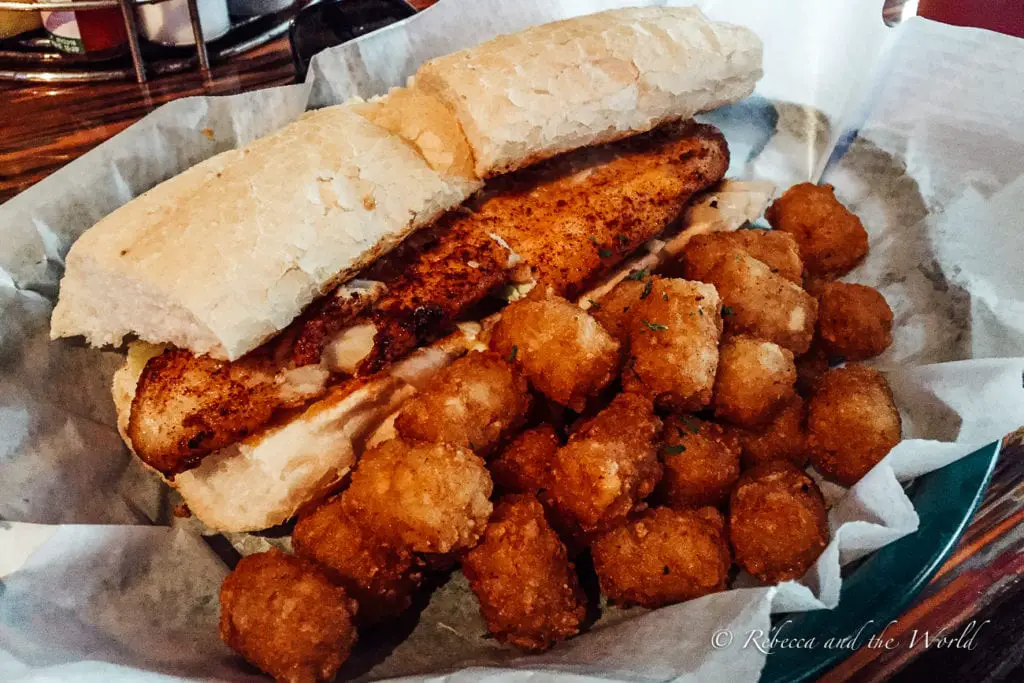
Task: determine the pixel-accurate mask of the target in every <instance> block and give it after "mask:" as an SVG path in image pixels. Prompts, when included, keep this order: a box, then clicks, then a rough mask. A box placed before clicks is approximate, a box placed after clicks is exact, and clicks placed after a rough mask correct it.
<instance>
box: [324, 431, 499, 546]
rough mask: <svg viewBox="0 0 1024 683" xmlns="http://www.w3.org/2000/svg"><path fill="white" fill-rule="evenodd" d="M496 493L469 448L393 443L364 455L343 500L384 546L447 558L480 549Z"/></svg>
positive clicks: (349, 512)
mask: <svg viewBox="0 0 1024 683" xmlns="http://www.w3.org/2000/svg"><path fill="white" fill-rule="evenodd" d="M492 488H493V485H492V483H491V477H490V475H489V474H488V472H487V468H486V467H485V466H484V461H483V460H481V459H480V458H479V457H477V456H476V455H474V454H473V452H472V451H470V450H469V449H467V448H462V447H460V446H455V445H453V444H443V443H442V444H436V443H435V444H428V443H416V444H409V443H406V442H404V441H402V440H400V439H392V440H390V441H385V442H384V443H382V444H379V445H377V446H374V447H373V448H371V449H369V450H368V451H366V453H364V454H363V457H362V458H361V459H360V460H359V465H358V466H357V467H356V471H355V473H353V475H352V483H351V484H350V485H349V487H348V489H347V490H346V491H345V492H344V493H343V494H342V496H341V500H342V503H343V505H344V507H345V510H346V512H348V514H349V515H351V516H352V517H354V518H356V519H358V520H359V523H360V524H362V525H363V527H364V528H365V529H366V531H367V532H368V533H370V534H373V535H375V536H376V537H378V538H380V539H381V541H382V542H384V543H387V544H389V545H391V546H393V547H398V548H406V549H408V550H411V551H414V552H418V553H437V554H444V553H449V552H453V551H459V550H465V549H467V548H472V547H473V546H474V545H476V542H477V541H478V540H479V539H480V535H481V534H482V533H483V530H484V527H485V526H486V524H487V518H488V517H490V514H491V502H490V500H489V498H490V496H491V490H492Z"/></svg>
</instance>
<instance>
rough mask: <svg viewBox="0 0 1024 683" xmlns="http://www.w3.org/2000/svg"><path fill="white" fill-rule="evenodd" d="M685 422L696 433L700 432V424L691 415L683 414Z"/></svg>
mask: <svg viewBox="0 0 1024 683" xmlns="http://www.w3.org/2000/svg"><path fill="white" fill-rule="evenodd" d="M682 419H683V424H684V425H686V428H687V429H689V430H690V431H691V432H692V433H694V434H700V425H699V424H697V422H696V421H695V420H694V419H693V418H692V417H690V416H689V415H683V418H682Z"/></svg>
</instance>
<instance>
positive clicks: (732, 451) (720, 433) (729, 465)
mask: <svg viewBox="0 0 1024 683" xmlns="http://www.w3.org/2000/svg"><path fill="white" fill-rule="evenodd" d="M662 442H663V445H662V447H661V453H662V462H663V463H664V466H665V474H664V476H663V477H662V479H661V483H660V484H659V485H658V494H659V497H660V499H661V500H663V501H664V502H665V504H666V505H668V506H669V507H673V508H677V509H685V508H697V507H705V506H709V505H710V506H718V505H721V504H722V503H724V502H725V501H726V500H728V498H729V492H730V491H731V490H732V487H733V485H734V484H735V483H736V480H737V479H739V476H740V442H739V439H738V438H737V437H736V435H735V434H733V433H732V432H731V431H730V430H727V429H724V428H723V427H722V426H721V425H718V424H715V423H714V422H705V421H704V420H699V419H697V418H695V417H691V416H689V415H671V416H669V417H668V418H666V419H665V427H664V429H662Z"/></svg>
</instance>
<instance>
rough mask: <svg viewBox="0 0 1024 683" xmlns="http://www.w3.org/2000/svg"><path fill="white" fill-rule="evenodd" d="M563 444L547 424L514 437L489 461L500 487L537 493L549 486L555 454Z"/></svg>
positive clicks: (495, 481)
mask: <svg viewBox="0 0 1024 683" xmlns="http://www.w3.org/2000/svg"><path fill="white" fill-rule="evenodd" d="M561 446H562V442H561V441H559V439H558V435H557V434H555V429H554V427H552V426H551V425H548V424H544V425H540V426H539V427H534V428H533V429H527V430H526V431H525V432H523V433H522V434H520V435H519V436H517V437H516V438H514V439H512V441H511V442H509V444H508V445H507V446H505V448H504V449H503V450H502V451H501V454H500V455H499V456H498V457H497V458H495V459H494V460H491V461H490V462H489V463H487V468H488V469H489V470H490V471H491V478H492V479H493V480H494V483H495V485H496V486H498V487H499V488H501V489H504V490H505V491H510V492H512V493H534V494H535V493H537V492H539V491H540V490H541V489H545V488H547V486H548V479H549V477H550V475H551V466H552V464H553V462H554V459H555V453H557V452H558V449H559V448H560V447H561Z"/></svg>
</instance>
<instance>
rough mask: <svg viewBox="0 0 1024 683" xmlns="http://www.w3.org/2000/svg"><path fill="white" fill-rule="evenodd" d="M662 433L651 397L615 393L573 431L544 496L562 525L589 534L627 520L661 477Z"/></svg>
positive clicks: (556, 456)
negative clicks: (658, 444) (657, 442)
mask: <svg viewBox="0 0 1024 683" xmlns="http://www.w3.org/2000/svg"><path fill="white" fill-rule="evenodd" d="M660 429H661V420H659V419H658V418H657V417H656V416H655V415H654V405H653V404H652V403H651V401H650V400H649V399H647V398H644V397H642V396H638V395H636V394H619V395H618V396H616V397H615V399H614V400H613V401H612V402H611V404H610V405H609V406H608V407H607V408H605V409H604V410H602V411H601V412H599V413H598V414H597V415H595V416H594V417H593V418H591V419H590V420H589V421H588V422H587V423H586V424H585V425H583V427H581V428H580V429H578V430H577V431H575V432H573V434H572V436H571V437H570V438H569V443H567V444H566V445H565V446H564V447H562V448H560V449H559V450H558V453H557V454H556V455H555V459H554V463H553V466H552V469H551V477H550V480H549V483H548V489H547V492H546V493H545V501H546V502H548V503H550V504H551V505H552V507H553V508H554V511H555V515H556V517H557V518H559V519H560V520H561V522H562V524H561V525H560V527H561V526H562V525H564V526H565V527H567V528H569V529H573V530H576V529H578V530H580V531H581V532H582V533H584V534H589V533H592V532H595V531H599V530H603V529H606V528H609V527H611V526H614V525H615V524H617V523H620V522H622V521H623V520H625V519H626V516H627V515H628V514H629V513H630V512H631V511H632V510H633V509H634V508H635V507H637V505H638V504H640V503H641V501H643V499H644V498H646V497H647V496H649V495H650V494H651V492H652V491H653V490H654V487H655V485H656V484H657V483H658V480H659V479H661V463H659V462H658V454H657V450H656V445H655V442H654V439H655V436H656V435H657V433H658V431H659V430H660Z"/></svg>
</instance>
